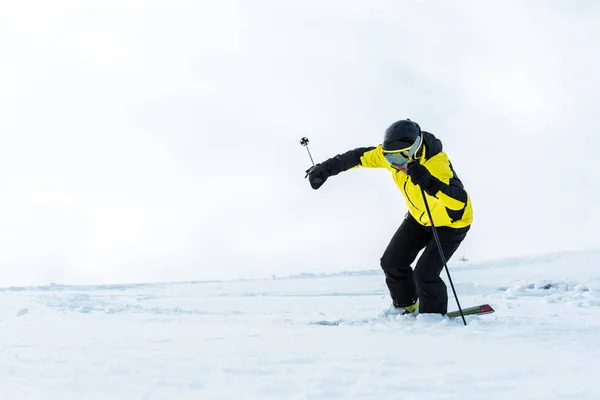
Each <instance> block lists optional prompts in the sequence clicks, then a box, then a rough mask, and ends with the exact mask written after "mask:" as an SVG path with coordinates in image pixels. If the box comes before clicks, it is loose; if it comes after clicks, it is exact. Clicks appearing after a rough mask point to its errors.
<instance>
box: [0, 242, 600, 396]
mask: <svg viewBox="0 0 600 400" xmlns="http://www.w3.org/2000/svg"><path fill="white" fill-rule="evenodd" d="M599 261H600V252H581V253H558V254H553V255H545V256H540V257H528V258H521V259H518V258H517V259H510V260H498V261H497V262H486V263H477V264H472V265H471V264H460V263H457V264H451V265H450V267H451V273H452V278H453V281H454V283H455V285H456V290H457V293H458V295H459V299H460V302H461V305H462V306H463V307H469V306H473V305H478V304H482V303H489V304H491V305H492V306H493V307H494V308H495V309H496V312H495V313H494V314H490V315H484V316H467V323H468V325H467V326H466V327H465V326H463V323H462V320H461V319H460V318H458V319H454V320H449V319H446V318H443V317H441V316H436V315H419V316H418V317H417V318H414V317H406V316H404V317H403V316H395V317H381V316H380V314H381V312H382V311H383V310H385V309H386V308H387V307H388V305H389V297H388V294H387V289H386V287H385V284H384V280H383V275H382V273H381V272H380V271H377V270H375V271H361V272H357V273H341V274H329V275H309V274H302V275H299V276H296V277H290V278H282V279H271V280H242V281H233V282H190V283H170V284H166V283H165V284H136V285H98V286H68V285H48V286H43V287H11V288H1V289H0V332H2V333H1V334H0V345H1V346H2V348H1V350H2V358H0V379H1V381H0V383H1V384H0V399H61V400H63V399H107V398H110V399H127V400H131V399H174V398H176V399H200V398H201V399H233V398H235V399H238V398H239V399H241V398H243V399H348V398H357V399H359V398H360V399H396V398H402V399H421V398H435V399H482V398H485V399H506V398H509V397H514V398H518V399H550V398H551V399H558V398H560V399H563V398H565V399H567V398H568V399H598V398H600V389H599V386H598V384H597V383H596V382H595V376H596V375H595V370H596V367H597V363H598V359H600V350H599V348H600V346H598V342H599V341H600V318H599V317H600V274H598V271H597V265H598V262H599ZM443 276H444V275H443ZM449 295H450V299H451V300H450V307H449V308H450V309H455V308H456V304H455V302H454V301H453V298H452V292H451V290H450V289H449ZM332 322H335V323H336V324H335V325H334V324H333V323H332ZM327 323H331V324H330V326H328V325H326V324H327ZM319 324H325V325H319Z"/></svg>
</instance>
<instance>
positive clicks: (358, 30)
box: [0, 0, 600, 286]
mask: <svg viewBox="0 0 600 400" xmlns="http://www.w3.org/2000/svg"><path fill="white" fill-rule="evenodd" d="M598 43H600V4H598V2H596V1H591V0H590V1H583V0H581V1H527V2H524V1H518V0H515V1H507V0H502V1H485V2H484V1H476V0H473V1H453V2H448V1H399V0H394V1H392V0H390V1H380V0H373V1H369V2H365V1H354V0H353V1H347V0H345V1H341V0H338V1H331V0H304V1H284V0H272V1H264V0H258V1H243V0H238V1H235V0H214V1H197V0H190V1H178V0H171V1H142V0H108V1H107V0H102V1H96V0H88V1H85V2H81V1H75V0H72V1H66V0H55V1H52V2H48V1H41V0H38V1H29V2H16V1H13V2H8V1H7V2H2V4H1V5H0V46H1V47H0V50H1V54H2V62H1V63H0V110H1V114H0V132H1V135H2V145H1V146H0V183H1V184H0V286H9V285H28V284H47V283H50V282H57V283H121V282H140V281H142V282H148V281H164V280H167V281H179V280H205V279H230V278H237V277H247V278H254V277H263V276H265V277H269V276H271V275H277V276H282V275H288V274H295V273H299V272H334V271H346V270H362V269H376V268H379V258H380V256H381V253H382V252H383V250H384V249H385V247H386V246H387V243H388V241H389V239H390V238H391V236H392V235H393V233H394V232H395V230H396V229H397V227H398V225H399V224H400V223H401V221H402V218H403V216H404V214H405V213H406V207H405V205H404V201H403V198H402V196H401V193H400V192H399V190H398V189H397V188H396V186H395V184H394V182H393V180H392V179H391V177H390V175H389V173H388V172H387V171H386V170H367V169H360V170H352V171H348V172H345V173H343V174H341V175H339V176H336V177H333V178H331V179H330V180H329V181H327V182H326V184H325V185H324V186H323V187H322V188H321V189H319V190H318V191H314V190H312V189H311V188H310V186H309V184H308V182H307V180H306V179H304V171H305V170H306V169H307V168H308V167H309V166H310V165H311V164H310V159H309V157H308V154H307V152H306V150H305V149H304V148H303V147H302V146H301V145H300V138H301V137H303V136H307V137H309V139H310V150H311V152H312V154H313V157H314V158H315V161H317V162H319V161H322V160H324V159H326V158H329V157H332V156H335V155H336V154H338V153H342V152H345V151H347V150H350V149H353V148H355V147H359V146H374V145H377V144H378V143H380V142H381V140H382V136H383V132H384V131H385V129H386V128H387V126H389V125H390V124H391V123H392V122H394V121H396V120H398V119H404V118H411V119H412V120H415V121H417V122H418V123H419V124H420V125H421V127H422V128H423V129H424V130H428V131H430V132H432V133H434V134H435V135H436V136H438V138H440V139H441V140H442V141H443V143H444V148H445V150H446V151H447V153H448V155H449V157H450V159H451V161H452V163H453V165H454V167H455V169H456V171H457V173H458V175H459V176H460V178H461V179H462V181H463V183H464V184H465V186H466V188H467V190H468V191H469V193H470V195H471V197H472V201H473V207H474V214H475V215H474V216H475V222H474V224H473V228H472V230H471V232H470V234H469V236H468V237H467V240H466V241H465V242H464V243H463V246H462V247H461V248H460V249H459V251H458V253H457V256H456V257H460V256H466V257H467V258H469V259H470V260H471V261H476V260H489V259H494V258H499V257H507V256H518V255H524V254H536V253H543V252H551V251H560V250H579V249H587V248H595V247H598V246H599V245H600V241H599V239H598V226H599V225H600V211H599V210H598V200H599V199H598V195H599V193H600V178H599V176H598V170H599V169H600V161H599V160H598V156H597V154H598V144H599V143H600V138H599V135H600V129H599V128H600V115H599V112H598V106H599V103H600V102H599V100H600V95H599V93H600V78H598V71H600V52H599V47H600V46H598ZM565 275H566V276H568V271H565Z"/></svg>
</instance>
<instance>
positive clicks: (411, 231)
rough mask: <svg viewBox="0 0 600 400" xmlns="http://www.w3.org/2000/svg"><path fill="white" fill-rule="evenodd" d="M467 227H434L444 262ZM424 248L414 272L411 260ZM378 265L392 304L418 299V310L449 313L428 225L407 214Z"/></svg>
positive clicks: (439, 259) (412, 301)
mask: <svg viewBox="0 0 600 400" xmlns="http://www.w3.org/2000/svg"><path fill="white" fill-rule="evenodd" d="M469 228H470V226H467V227H465V228H450V227H436V230H437V233H438V236H439V239H440V243H441V247H442V250H443V253H444V256H445V258H446V261H447V260H449V259H450V257H452V254H454V252H455V251H456V249H458V247H459V246H460V244H461V242H462V241H463V240H464V238H465V237H466V236H467V232H468V231H469ZM423 249H425V250H424V251H423V254H421V257H419V260H418V261H417V264H416V266H415V268H414V271H413V268H412V267H411V263H413V262H414V261H415V259H416V258H417V255H418V254H419V252H420V251H421V250H423ZM381 268H382V269H383V272H384V273H385V280H386V284H387V287H388V289H389V291H390V296H391V297H392V301H393V303H394V305H395V306H397V307H405V306H408V305H412V304H414V303H415V301H416V300H417V299H418V300H419V313H434V314H446V313H447V312H448V292H447V289H446V284H445V283H444V281H443V280H442V278H441V277H440V273H441V272H442V269H444V264H443V262H442V259H441V257H440V253H439V250H438V248H437V244H436V242H435V239H434V236H433V231H432V229H431V227H426V226H423V225H421V224H419V223H418V222H417V221H416V220H415V219H414V218H413V217H412V216H411V215H410V214H407V215H406V218H405V219H404V221H403V222H402V224H401V225H400V227H399V228H398V230H397V231H396V233H395V234H394V236H393V237H392V239H391V241H390V243H389V245H388V247H387V248H386V250H385V252H384V253H383V256H382V257H381Z"/></svg>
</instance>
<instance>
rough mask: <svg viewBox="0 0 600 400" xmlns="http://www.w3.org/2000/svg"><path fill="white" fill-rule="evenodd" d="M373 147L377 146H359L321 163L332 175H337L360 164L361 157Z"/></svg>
mask: <svg viewBox="0 0 600 400" xmlns="http://www.w3.org/2000/svg"><path fill="white" fill-rule="evenodd" d="M373 149H375V147H359V148H356V149H354V150H350V151H347V152H345V153H342V154H338V155H337V156H335V157H333V158H330V159H329V160H327V161H324V162H322V163H321V164H322V165H324V166H325V167H326V168H327V169H328V170H329V173H330V175H331V176H333V175H337V174H339V173H340V172H343V171H347V170H349V169H350V168H354V167H356V166H357V165H360V158H361V157H362V155H363V154H365V153H366V152H367V151H370V150H373Z"/></svg>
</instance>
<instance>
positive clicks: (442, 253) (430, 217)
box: [421, 188, 467, 326]
mask: <svg viewBox="0 0 600 400" xmlns="http://www.w3.org/2000/svg"><path fill="white" fill-rule="evenodd" d="M421 194H422V195H423V202H424V203H425V209H426V210H427V216H428V217H429V222H431V230H432V231H433V237H434V239H435V243H436V245H437V248H438V250H439V251H440V257H441V258H442V262H443V263H444V268H446V273H447V274H448V280H449V281H450V286H451V287H452V293H454V298H455V299H456V305H457V306H458V311H459V312H460V316H461V317H462V320H463V323H464V324H465V326H467V321H466V320H465V315H464V314H463V310H462V308H461V307H460V303H459V302H458V296H457V295H456V290H454V283H452V278H451V277H450V270H449V269H448V265H447V264H446V257H444V252H443V251H442V244H441V243H440V238H439V237H438V234H437V230H436V229H435V225H434V224H433V217H432V216H431V211H430V210H429V204H428V203H427V198H425V190H423V188H421Z"/></svg>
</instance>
